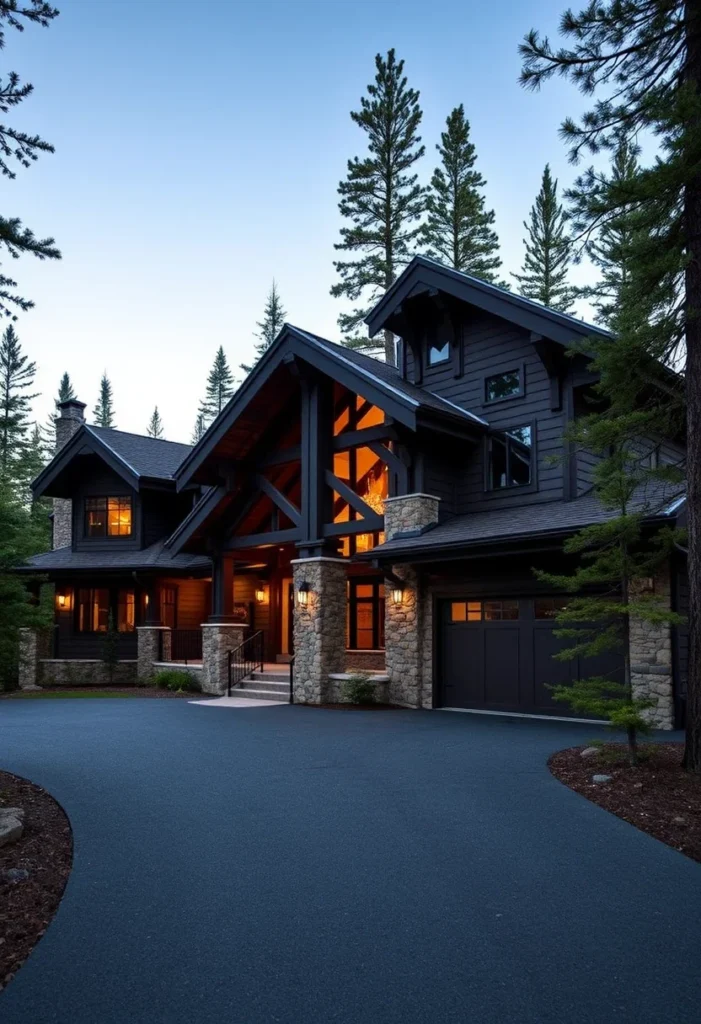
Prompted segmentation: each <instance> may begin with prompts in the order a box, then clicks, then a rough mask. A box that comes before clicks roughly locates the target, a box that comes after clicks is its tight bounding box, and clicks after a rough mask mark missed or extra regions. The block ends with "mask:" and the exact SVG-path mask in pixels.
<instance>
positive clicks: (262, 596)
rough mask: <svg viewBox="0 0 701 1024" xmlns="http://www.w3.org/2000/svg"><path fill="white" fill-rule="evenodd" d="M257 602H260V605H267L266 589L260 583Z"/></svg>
mask: <svg viewBox="0 0 701 1024" xmlns="http://www.w3.org/2000/svg"><path fill="white" fill-rule="evenodd" d="M256 601H257V602H258V604H264V603H265V587H264V586H263V584H262V583H259V584H258V586H257V587H256Z"/></svg>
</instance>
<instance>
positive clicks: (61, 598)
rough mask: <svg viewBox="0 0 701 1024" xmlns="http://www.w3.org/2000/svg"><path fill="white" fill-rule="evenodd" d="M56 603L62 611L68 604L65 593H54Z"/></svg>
mask: <svg viewBox="0 0 701 1024" xmlns="http://www.w3.org/2000/svg"><path fill="white" fill-rule="evenodd" d="M56 605H57V607H58V608H60V609H61V611H64V610H65V608H66V607H67V605H68V598H67V597H66V595H65V594H56Z"/></svg>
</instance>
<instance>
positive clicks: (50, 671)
mask: <svg viewBox="0 0 701 1024" xmlns="http://www.w3.org/2000/svg"><path fill="white" fill-rule="evenodd" d="M136 665H137V663H136V662H135V661H120V662H118V664H116V665H114V666H113V670H112V679H111V680H110V673H109V668H108V666H107V665H105V663H104V661H86V660H84V659H81V660H78V659H71V658H45V659H42V660H41V661H40V662H39V682H40V685H42V686H66V687H69V688H71V687H79V686H110V685H112V686H135V685H136Z"/></svg>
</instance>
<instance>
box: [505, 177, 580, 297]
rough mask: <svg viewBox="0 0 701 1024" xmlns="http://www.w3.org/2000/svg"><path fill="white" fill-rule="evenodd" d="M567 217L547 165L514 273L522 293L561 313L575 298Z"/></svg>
mask: <svg viewBox="0 0 701 1024" xmlns="http://www.w3.org/2000/svg"><path fill="white" fill-rule="evenodd" d="M565 220H566V217H565V211H564V208H563V206H562V204H561V203H558V201H557V179H556V180H555V181H553V179H552V175H551V174H550V165H549V164H546V165H545V170H544V171H543V180H542V183H541V186H540V192H539V193H538V195H537V196H536V200H535V203H534V204H533V206H532V207H531V216H530V221H524V222H523V226H524V228H525V229H526V231H527V232H528V237H527V238H525V239H524V245H525V246H526V257H525V259H524V261H523V267H522V268H521V273H520V274H512V275H511V276H512V277H515V278H516V280H517V281H518V283H519V291H520V292H521V295H525V296H526V298H527V299H536V300H537V301H538V302H542V303H543V305H544V306H550V308H551V309H558V310H559V311H560V312H561V313H568V312H569V311H570V310H571V308H572V303H573V301H574V297H575V290H574V288H572V287H571V286H570V285H569V283H568V281H567V273H568V270H569V265H570V262H571V259H572V256H571V248H570V240H569V238H568V237H567V232H566V230H565Z"/></svg>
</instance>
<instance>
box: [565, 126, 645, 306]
mask: <svg viewBox="0 0 701 1024" xmlns="http://www.w3.org/2000/svg"><path fill="white" fill-rule="evenodd" d="M639 155H640V147H639V146H637V145H635V144H634V143H631V142H630V141H629V140H628V139H625V138H624V139H623V140H622V141H621V142H620V144H619V146H618V148H617V149H616V151H615V153H614V155H613V160H612V162H611V174H610V176H609V181H610V183H611V186H612V187H613V188H615V189H616V190H618V189H625V188H627V187H628V185H630V186H631V187H632V188H633V189H635V182H636V178H637V174H638V169H639V168H638V157H639ZM573 198H574V200H575V201H576V200H577V194H576V192H575V194H574V196H573ZM636 222H637V215H636V212H635V209H634V208H633V207H630V206H629V207H628V208H626V207H625V206H622V207H621V208H620V209H619V210H618V211H617V213H616V216H615V217H611V218H610V219H609V220H608V221H606V222H605V223H604V224H603V226H602V228H601V230H600V231H599V232H598V233H596V234H595V235H593V236H592V237H591V238H590V239H589V240H588V241H587V244H586V251H587V254H588V256H589V258H590V260H591V261H592V263H593V264H594V265H595V266H596V267H598V269H599V271H600V275H601V276H600V278H599V280H598V281H597V283H596V284H595V285H593V286H591V287H587V288H582V289H580V291H579V294H580V295H581V296H582V298H585V299H589V300H590V301H591V302H592V304H593V306H594V308H595V309H596V312H597V315H598V319H599V321H600V322H601V323H602V324H604V325H609V324H610V323H611V322H612V320H613V319H614V318H615V315H616V311H617V310H618V307H619V304H620V300H621V295H622V293H623V290H624V288H625V287H626V285H627V283H628V282H629V279H630V263H631V259H632V256H633V251H634V248H635V244H636ZM639 241H642V239H641V240H639Z"/></svg>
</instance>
